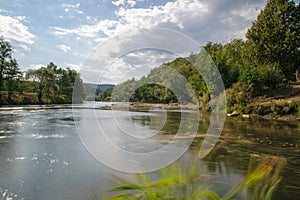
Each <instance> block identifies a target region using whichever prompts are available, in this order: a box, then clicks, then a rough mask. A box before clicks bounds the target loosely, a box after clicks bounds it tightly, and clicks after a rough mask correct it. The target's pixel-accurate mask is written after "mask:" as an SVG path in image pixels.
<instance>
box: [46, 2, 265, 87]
mask: <svg viewBox="0 0 300 200" xmlns="http://www.w3.org/2000/svg"><path fill="white" fill-rule="evenodd" d="M137 2H138V1H133V0H132V1H131V0H114V1H112V4H113V5H115V6H116V7H117V8H116V10H115V17H116V18H115V19H113V20H112V19H101V20H98V21H97V20H96V21H95V22H92V24H82V25H79V26H77V27H74V28H62V27H51V29H52V33H53V34H54V35H57V36H72V37H79V38H81V39H85V40H86V41H92V42H100V43H101V44H103V48H102V49H100V50H99V51H98V50H95V51H94V53H91V55H90V56H89V59H88V61H87V63H85V65H84V66H81V68H80V69H81V73H82V76H83V78H84V79H85V80H89V82H96V81H97V80H98V79H99V74H102V73H104V76H103V77H104V81H103V82H111V83H118V82H120V80H121V81H123V80H124V78H125V79H127V78H130V77H128V76H129V75H131V76H136V77H139V76H142V75H143V74H147V72H148V70H149V69H152V68H153V67H156V66H158V65H160V64H161V63H163V62H165V61H168V59H169V58H170V56H166V55H164V54H162V55H161V56H162V57H160V53H156V54H155V53H152V54H149V53H147V56H143V55H144V53H145V52H144V53H141V52H129V54H128V55H127V56H123V57H122V58H120V56H122V53H124V52H126V50H131V49H134V48H139V47H145V48H148V47H151V48H160V47H163V48H164V49H165V50H170V52H173V53H174V55H176V56H175V57H178V56H186V55H188V54H189V53H191V52H198V51H199V50H200V49H199V45H198V46H193V44H192V42H191V44H185V43H183V42H181V41H180V39H178V38H177V37H176V36H175V37H173V36H170V33H169V32H168V31H164V30H172V31H175V32H176V31H177V32H179V33H181V34H184V35H186V36H187V37H189V39H186V41H189V42H190V41H192V39H194V40H195V41H197V42H198V44H200V45H203V44H205V43H206V42H208V41H212V42H227V41H230V40H231V39H234V38H244V37H245V33H246V32H247V30H248V28H249V27H250V26H251V22H252V21H253V20H255V18H256V17H257V14H258V12H259V11H260V9H261V8H262V7H263V6H264V5H265V3H266V2H265V1H261V0H245V1H236V0H224V1H219V0H202V1H200V0H174V1H170V2H168V3H165V4H163V5H156V6H150V7H147V8H140V7H139V8H136V7H134V6H135V5H136V3H137ZM151 27H159V28H163V29H164V30H157V29H156V30H154V29H151ZM140 28H146V29H147V28H150V29H149V30H148V31H147V30H146V31H145V29H144V30H142V31H140V32H139V31H136V32H134V31H135V30H138V29H140ZM132 32H134V34H133V33H132ZM123 33H125V34H123ZM114 36H117V37H114ZM186 36H184V37H186ZM107 38H115V39H114V40H113V42H112V41H109V42H108V43H110V45H105V44H106V42H104V41H106V40H107ZM118 38H119V39H118ZM120 38H121V39H120ZM185 47H186V48H185ZM190 47H191V48H190ZM162 50H163V49H162ZM127 53H128V52H127ZM99 55H104V56H102V57H101V59H102V60H99ZM171 57H172V56H171ZM115 58H118V59H121V60H120V61H118V62H116V63H115V64H113V65H112V66H110V68H109V69H107V70H105V66H108V65H109V64H110V63H111V62H112V60H114V59H115ZM97 59H98V60H97ZM143 62H144V63H143ZM143 66H144V67H146V68H143ZM131 69H134V72H133V71H132V70H131ZM140 69H143V70H140ZM139 70H140V71H139ZM129 71H130V73H129V74H128V72H129ZM124 73H125V75H124ZM122 74H123V76H124V77H122V76H121V75H122ZM127 75H128V76H127Z"/></svg>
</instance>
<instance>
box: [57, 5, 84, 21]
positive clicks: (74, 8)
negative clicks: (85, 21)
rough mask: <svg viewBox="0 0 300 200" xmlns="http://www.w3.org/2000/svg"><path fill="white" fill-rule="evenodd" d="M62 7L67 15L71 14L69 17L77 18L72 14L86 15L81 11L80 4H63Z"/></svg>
mask: <svg viewBox="0 0 300 200" xmlns="http://www.w3.org/2000/svg"><path fill="white" fill-rule="evenodd" d="M61 7H62V8H63V9H64V12H65V13H68V14H69V17H71V18H74V17H75V16H74V15H73V14H72V13H77V14H80V15H82V14H84V12H83V11H82V10H79V7H80V3H77V4H62V5H61Z"/></svg>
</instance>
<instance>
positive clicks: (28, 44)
mask: <svg viewBox="0 0 300 200" xmlns="http://www.w3.org/2000/svg"><path fill="white" fill-rule="evenodd" d="M265 3H266V1H264V0H240V1H236V0H222V1H219V0H112V1H111V0H73V1H71V0H64V1H63V0H52V1H41V0H12V1H7V0H0V35H2V36H4V38H6V39H7V40H9V41H10V42H11V44H12V45H13V47H14V49H15V52H14V57H15V58H16V59H17V60H18V62H19V65H20V66H21V68H22V69H23V70H27V69H29V68H38V67H40V66H44V65H47V64H48V63H49V62H54V63H56V64H57V65H58V66H60V67H70V68H73V69H76V70H79V71H80V70H81V69H82V65H81V64H83V63H84V62H85V61H86V59H87V57H88V56H89V55H90V54H91V52H92V51H93V50H94V49H95V48H96V47H98V46H99V45H100V46H101V44H102V43H103V42H105V41H107V40H108V39H109V38H113V37H115V36H118V35H120V34H126V32H128V31H130V30H135V29H138V28H145V27H160V28H167V29H170V30H175V31H179V32H180V33H183V34H185V35H187V36H189V37H191V38H192V39H194V40H195V41H197V42H198V43H199V44H205V43H206V42H208V41H215V42H227V41H229V40H231V39H234V38H243V37H244V35H245V33H246V31H247V29H248V28H249V27H250V25H251V22H252V21H253V20H254V19H255V18H256V16H257V14H258V12H259V10H260V9H261V8H263V7H264V5H265ZM135 37H138V36H135ZM164 37H165V38H167V36H164ZM141 53H142V52H141V51H139V52H136V54H135V57H136V55H137V54H139V55H140V54H141ZM144 53H145V52H144ZM152 54H153V52H152ZM146 55H147V57H149V56H150V55H149V54H146ZM154 57H157V56H154ZM171 57H172V56H169V57H168V56H161V57H160V58H158V59H157V60H155V61H152V62H151V66H150V67H148V68H147V69H145V70H144V69H142V70H140V73H132V74H134V76H136V77H140V76H141V75H143V74H146V73H148V72H149V70H151V68H153V67H155V66H157V65H158V64H159V62H163V61H167V60H168V59H171ZM173 57H174V56H173ZM131 58H134V56H132V57H131ZM162 58H165V60H164V59H162ZM126 60H127V61H128V59H125V58H124V59H121V60H119V61H118V62H116V63H119V64H121V65H123V66H125V65H126V63H125V61H126ZM129 60H131V62H132V59H129ZM132 63H134V62H132ZM132 63H131V64H130V63H129V64H128V65H127V68H126V67H123V68H122V70H124V71H120V70H121V69H120V70H119V72H118V73H121V74H122V73H124V72H125V71H127V72H128V70H129V69H130V68H132V67H133V64H132ZM102 64H103V63H102ZM118 68H120V67H118V66H116V70H111V74H110V78H109V77H108V78H107V79H103V80H102V81H101V82H111V83H117V82H120V81H123V80H125V79H127V78H130V76H133V75H132V74H131V73H129V74H128V73H127V75H126V76H124V77H123V78H122V79H119V80H114V74H115V73H117V70H118ZM101 70H104V68H102V69H101ZM85 81H90V80H88V78H87V77H85Z"/></svg>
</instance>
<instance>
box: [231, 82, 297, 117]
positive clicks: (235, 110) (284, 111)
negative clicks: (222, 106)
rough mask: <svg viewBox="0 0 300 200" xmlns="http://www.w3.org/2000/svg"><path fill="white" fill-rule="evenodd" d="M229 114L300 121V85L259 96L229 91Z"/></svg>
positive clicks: (235, 89) (236, 89)
mask: <svg viewBox="0 0 300 200" xmlns="http://www.w3.org/2000/svg"><path fill="white" fill-rule="evenodd" d="M227 112H228V113H230V114H229V115H233V116H237V115H240V116H245V117H262V118H266V119H279V120H299V118H300V84H299V83H298V84H293V85H289V86H285V87H281V88H278V89H273V90H267V91H264V93H263V94H261V95H258V96H252V95H251V93H250V92H242V91H239V90H238V87H234V88H231V89H229V90H227Z"/></svg>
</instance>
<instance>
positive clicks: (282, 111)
mask: <svg viewBox="0 0 300 200" xmlns="http://www.w3.org/2000/svg"><path fill="white" fill-rule="evenodd" d="M230 95H232V94H230V93H229V94H228V95H227V97H228V98H230ZM237 95H239V94H237ZM243 100H244V101H246V102H247V103H244V102H243V103H241V104H239V103H236V105H235V106H234V107H235V108H238V109H233V110H230V109H228V110H229V112H228V113H227V116H228V117H244V118H263V119H270V120H283V121H297V120H298V121H300V84H295V85H291V86H289V87H286V88H279V89H274V90H272V91H269V92H268V93H266V94H265V95H263V96H257V97H255V98H251V99H247V100H246V99H243ZM104 109H108V110H129V111H149V110H180V109H186V110H201V107H198V106H197V105H192V104H187V105H180V104H178V103H170V104H151V103H130V104H112V105H107V106H105V107H104Z"/></svg>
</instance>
